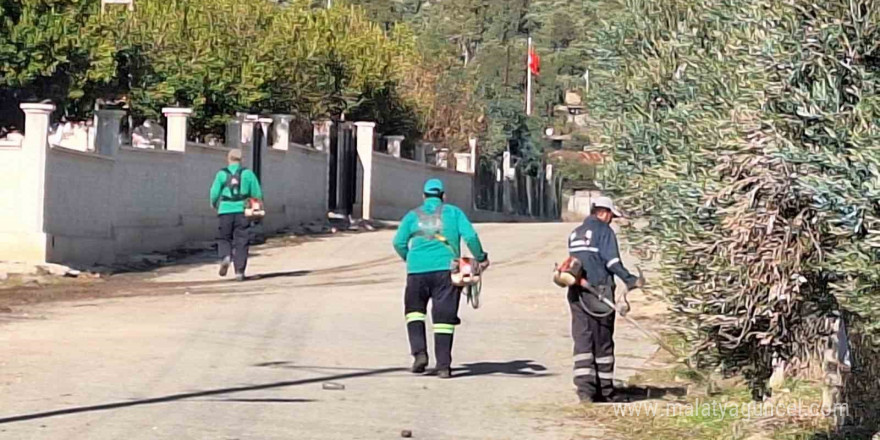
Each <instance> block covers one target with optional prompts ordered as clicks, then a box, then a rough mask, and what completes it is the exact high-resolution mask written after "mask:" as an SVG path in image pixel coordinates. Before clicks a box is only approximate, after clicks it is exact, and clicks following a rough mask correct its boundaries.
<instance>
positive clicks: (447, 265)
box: [394, 179, 489, 379]
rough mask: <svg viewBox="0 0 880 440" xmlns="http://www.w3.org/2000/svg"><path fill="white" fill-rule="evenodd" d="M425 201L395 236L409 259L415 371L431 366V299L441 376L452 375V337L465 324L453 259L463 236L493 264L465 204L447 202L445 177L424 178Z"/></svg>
mask: <svg viewBox="0 0 880 440" xmlns="http://www.w3.org/2000/svg"><path fill="white" fill-rule="evenodd" d="M423 192H424V197H425V201H424V204H423V205H422V206H421V207H419V208H416V209H414V210H412V211H410V212H409V213H407V214H406V216H404V217H403V220H402V221H401V224H400V227H399V228H398V230H397V234H396V235H395V236H394V249H395V250H396V251H397V253H398V254H399V255H400V257H401V258H403V260H404V261H406V268H407V278H406V291H405V293H404V300H403V301H404V314H405V317H406V328H407V333H408V336H409V344H410V349H411V353H412V355H413V358H414V361H413V366H412V371H413V373H423V372H425V369H426V368H427V366H428V346H427V341H426V339H425V318H426V315H427V311H428V301H429V300H430V301H431V302H432V306H431V319H432V321H433V323H434V353H435V356H436V358H437V359H436V371H437V375H438V376H439V377H440V378H443V379H448V378H450V377H452V369H451V366H452V340H453V334H454V333H455V327H456V326H457V325H458V324H460V323H461V321H460V320H459V318H458V306H459V300H460V299H461V288H460V287H456V286H454V285H453V283H452V272H451V268H452V264H453V262H454V261H456V260H457V259H458V258H459V257H460V255H461V241H462V240H464V242H465V243H466V244H467V246H468V249H470V251H471V253H472V254H473V256H474V258H475V259H476V260H477V261H478V262H479V263H480V265H481V267H482V268H484V269H485V268H486V267H488V265H489V255H488V254H487V253H486V252H485V251H483V246H482V245H481V244H480V238H479V236H477V232H476V231H475V230H474V227H473V225H472V224H471V222H470V220H468V218H467V216H466V215H465V213H464V212H462V210H461V209H459V208H458V207H456V206H453V205H451V204H447V203H444V190H443V182H442V181H440V180H439V179H431V180H428V181H427V182H426V183H425V187H424V191H423Z"/></svg>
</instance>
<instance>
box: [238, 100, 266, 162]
mask: <svg viewBox="0 0 880 440" xmlns="http://www.w3.org/2000/svg"><path fill="white" fill-rule="evenodd" d="M238 115H239V118H240V121H241V138H240V139H239V143H238V145H236V146H234V147H233V148H241V153H242V163H243V164H245V165H247V166H250V167H253V166H254V163H253V158H254V151H253V150H254V132H255V129H256V127H257V124H259V120H260V116H259V115H249V114H244V113H239V114H238Z"/></svg>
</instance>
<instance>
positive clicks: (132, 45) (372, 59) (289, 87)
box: [120, 0, 414, 133]
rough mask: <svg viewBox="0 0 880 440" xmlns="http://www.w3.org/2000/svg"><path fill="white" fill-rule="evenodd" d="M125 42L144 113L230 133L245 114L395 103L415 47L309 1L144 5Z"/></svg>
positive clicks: (154, 0)
mask: <svg viewBox="0 0 880 440" xmlns="http://www.w3.org/2000/svg"><path fill="white" fill-rule="evenodd" d="M157 35H161V37H159V38H157V37H156V36H157ZM120 39H121V40H122V41H124V46H125V47H126V50H125V51H124V52H123V54H122V57H123V59H124V60H125V63H123V70H124V71H125V75H124V76H126V77H128V78H131V83H130V93H131V97H132V108H133V110H134V111H135V113H136V114H137V115H139V116H142V117H153V118H156V117H159V114H160V113H159V112H160V111H161V108H162V107H165V106H168V105H181V106H187V107H192V108H193V110H194V112H193V117H192V127H193V128H194V131H195V132H196V133H204V132H218V131H221V130H222V124H223V123H224V122H225V121H226V119H227V118H229V117H230V116H231V115H232V114H233V113H235V112H262V111H268V112H277V113H293V114H299V115H302V116H305V117H315V116H323V115H329V114H338V113H341V112H346V111H350V110H351V109H353V108H354V107H356V106H358V105H361V104H362V103H361V102H362V100H365V99H366V100H368V101H369V97H367V96H365V95H366V94H376V93H378V94H379V95H383V94H384V96H389V93H388V92H387V91H386V90H384V89H385V88H386V86H388V87H393V84H395V82H396V81H398V80H400V79H401V78H402V73H401V71H400V69H402V68H403V65H402V64H400V63H399V62H400V60H401V59H402V58H404V57H407V56H409V55H410V54H411V53H412V49H411V48H412V46H413V44H414V43H413V42H412V41H411V38H408V37H407V36H406V34H405V31H399V32H397V33H395V34H394V35H388V36H386V34H385V32H383V31H382V30H381V29H379V28H378V27H377V26H376V25H375V24H373V23H371V22H369V21H368V20H367V19H366V18H365V17H364V16H363V14H362V12H361V11H360V10H359V9H352V8H347V7H334V8H332V9H329V10H327V9H314V8H310V7H309V4H308V3H307V2H303V1H299V2H288V3H286V4H284V6H282V7H279V6H277V5H274V4H272V3H269V2H242V1H241V0H216V1H215V0H172V1H165V0H143V1H141V2H139V4H138V9H137V10H136V12H134V13H133V14H130V15H127V16H124V17H121V19H120ZM394 96H396V95H394ZM384 104H388V105H391V106H392V107H393V106H396V105H399V104H398V103H391V102H385V103H383V105H384ZM367 105H368V104H367ZM383 111H393V110H390V109H385V110H383Z"/></svg>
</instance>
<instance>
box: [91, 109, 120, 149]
mask: <svg viewBox="0 0 880 440" xmlns="http://www.w3.org/2000/svg"><path fill="white" fill-rule="evenodd" d="M126 114H127V112H126V111H125V110H118V109H101V110H97V111H95V116H96V118H95V119H96V121H97V124H98V126H97V127H96V129H97V133H96V134H95V151H96V152H97V153H98V154H101V155H103V156H109V157H113V156H116V152H117V151H119V129H120V124H121V123H122V118H123V117H124V116H125V115H126Z"/></svg>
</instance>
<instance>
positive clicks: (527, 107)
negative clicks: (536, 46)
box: [526, 37, 532, 116]
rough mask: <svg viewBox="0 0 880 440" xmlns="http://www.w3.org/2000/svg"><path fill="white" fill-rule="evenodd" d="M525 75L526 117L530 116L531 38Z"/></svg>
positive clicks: (530, 39)
mask: <svg viewBox="0 0 880 440" xmlns="http://www.w3.org/2000/svg"><path fill="white" fill-rule="evenodd" d="M527 57H528V58H527V59H528V62H527V63H526V73H527V75H528V81H527V83H526V116H531V114H532V37H529V49H528V55H527Z"/></svg>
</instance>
